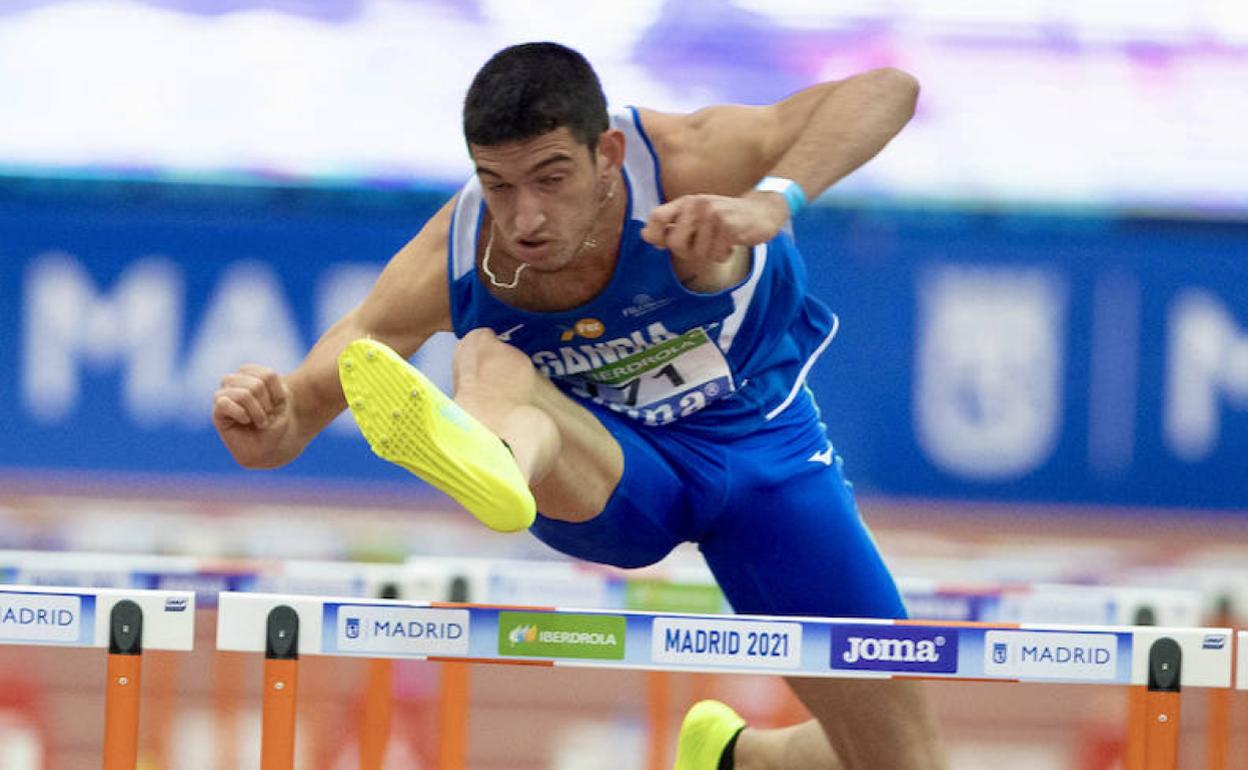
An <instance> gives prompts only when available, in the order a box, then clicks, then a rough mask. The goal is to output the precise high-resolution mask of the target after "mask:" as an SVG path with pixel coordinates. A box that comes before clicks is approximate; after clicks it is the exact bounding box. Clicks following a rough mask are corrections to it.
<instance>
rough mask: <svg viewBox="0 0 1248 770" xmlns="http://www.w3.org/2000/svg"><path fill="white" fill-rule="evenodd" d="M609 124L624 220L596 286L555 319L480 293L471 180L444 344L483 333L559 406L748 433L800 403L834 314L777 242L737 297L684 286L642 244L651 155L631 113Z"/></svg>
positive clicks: (650, 203)
mask: <svg viewBox="0 0 1248 770" xmlns="http://www.w3.org/2000/svg"><path fill="white" fill-rule="evenodd" d="M611 123H612V126H613V127H614V128H617V129H619V130H621V131H623V132H624V134H625V137H626V144H625V146H626V155H625V161H624V169H623V176H624V181H625V185H626V187H627V192H628V209H627V213H626V215H625V223H624V228H623V232H622V233H621V243H620V250H619V258H618V261H617V263H616V266H615V272H614V274H613V275H612V277H611V279H610V282H609V283H608V285H607V287H606V288H605V289H604V290H603V291H601V292H600V293H599V294H598V295H597V296H596V297H594V298H593V299H592V300H590V301H589V302H587V303H585V304H584V305H581V306H579V307H575V308H572V309H570V310H564V311H559V312H552V313H534V312H529V311H526V310H521V309H518V308H515V307H512V306H510V305H508V304H506V303H505V302H503V301H501V300H499V299H497V298H495V297H494V296H493V295H491V294H490V292H489V289H488V288H487V287H486V285H485V284H484V283H483V282H482V280H481V279H480V277H479V275H478V270H477V264H476V263H477V259H476V256H477V237H478V233H479V232H480V229H481V222H482V216H483V215H484V213H485V203H484V198H483V196H482V191H481V186H480V183H479V181H478V180H477V179H476V178H475V177H474V178H473V179H471V180H469V182H468V183H467V184H466V185H464V188H463V189H462V191H461V192H460V194H459V197H458V199H457V201H456V205H455V211H454V216H453V218H452V222H451V234H450V240H449V246H448V260H449V266H448V267H449V269H448V275H449V280H450V292H451V317H452V321H453V323H454V330H455V334H456V336H458V337H462V336H464V335H465V334H467V333H468V332H469V331H471V330H472V329H476V328H481V327H488V328H490V329H493V330H494V332H495V333H497V334H498V335H500V337H501V338H502V339H504V340H505V341H507V342H509V343H510V344H511V345H513V346H515V347H517V348H519V349H520V350H522V351H524V352H525V353H526V354H528V356H529V358H530V359H531V360H532V361H533V364H534V366H536V367H537V368H538V370H540V371H541V372H542V373H543V374H544V375H546V376H547V377H549V378H550V379H551V380H552V381H553V382H554V383H555V384H557V385H558V386H559V387H560V389H561V390H563V391H564V392H565V393H567V394H568V395H570V396H572V397H574V398H578V399H583V400H588V401H593V402H596V403H598V404H601V405H603V406H606V407H609V408H610V409H612V410H614V411H617V412H620V413H622V414H625V415H627V416H629V417H632V418H634V419H635V420H636V421H637V422H638V423H639V424H643V425H649V426H657V425H671V424H677V425H679V426H680V427H681V428H682V429H687V430H690V431H694V432H696V433H699V434H703V435H711V436H716V435H718V436H725V437H726V436H732V435H743V434H747V433H750V432H753V431H755V430H757V429H759V428H760V427H762V426H764V425H765V424H767V423H768V422H770V421H771V420H773V419H775V418H777V417H778V416H779V415H781V414H782V413H784V412H785V411H786V410H787V409H788V408H789V407H790V406H791V405H793V404H794V402H799V401H804V400H806V399H809V398H810V394H809V391H808V390H807V389H806V388H805V387H804V383H805V378H806V375H807V372H808V371H809V369H810V367H811V365H812V364H813V363H814V361H815V359H816V358H818V356H819V354H820V353H822V352H823V349H824V348H825V347H826V346H827V345H828V343H829V342H831V341H832V338H833V337H834V336H835V334H836V328H837V319H836V316H835V315H833V314H832V312H831V311H830V310H829V309H828V308H827V306H826V305H824V304H823V303H822V302H820V301H819V300H817V299H815V298H813V297H809V296H807V294H806V288H805V287H806V269H805V265H804V263H803V261H802V258H801V255H800V254H799V253H798V251H797V248H796V246H795V245H794V243H793V239H792V237H791V235H790V234H788V233H781V234H780V235H778V236H776V237H775V238H773V239H772V240H771V241H769V242H767V243H764V244H760V245H758V246H755V247H754V248H753V265H752V269H751V271H750V274H749V276H748V277H747V278H746V279H745V280H744V281H742V282H741V283H740V284H739V285H737V286H735V287H733V288H731V289H728V290H725V291H722V292H718V293H713V294H706V293H696V292H692V291H690V290H689V289H687V288H685V287H684V286H683V285H682V284H681V282H680V281H679V280H678V279H677V277H676V275H675V273H674V272H673V269H672V264H671V260H672V257H671V254H670V252H668V251H667V250H666V249H657V248H655V247H653V246H651V245H650V244H648V243H646V242H645V241H644V240H642V238H641V229H642V228H643V227H644V226H645V224H646V219H647V217H648V216H649V214H650V211H651V210H652V209H654V208H655V207H656V206H658V205H660V204H661V203H663V202H664V197H663V190H662V185H661V182H660V176H659V161H658V157H657V156H656V155H655V153H654V151H653V149H652V148H651V146H650V141H649V139H648V138H647V136H646V134H645V131H644V129H643V128H642V125H641V120H640V118H639V117H638V115H637V112H636V110H635V109H626V110H623V111H619V112H613V113H612V115H611Z"/></svg>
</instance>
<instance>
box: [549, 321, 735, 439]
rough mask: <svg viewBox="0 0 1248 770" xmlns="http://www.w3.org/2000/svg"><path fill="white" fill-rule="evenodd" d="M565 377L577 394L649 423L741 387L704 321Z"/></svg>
mask: <svg viewBox="0 0 1248 770" xmlns="http://www.w3.org/2000/svg"><path fill="white" fill-rule="evenodd" d="M563 379H564V380H565V381H566V382H569V383H570V384H571V385H572V390H573V392H574V393H576V395H578V396H580V397H582V398H588V399H590V400H592V401H595V402H597V403H599V404H604V405H606V406H608V407H610V408H612V409H614V410H616V411H618V412H623V413H625V414H627V415H628V416H630V417H632V418H634V419H638V420H641V421H643V422H645V423H646V424H648V425H664V424H667V423H670V422H674V421H675V420H678V419H680V418H681V417H686V416H688V415H690V414H693V413H694V412H697V411H699V410H701V409H704V408H706V406H707V405H708V404H710V403H712V402H714V401H718V400H719V399H721V398H723V397H724V396H726V395H728V394H729V393H732V392H733V391H734V390H736V386H735V384H734V383H733V379H732V370H731V369H730V368H729V366H728V360H727V359H726V358H724V354H723V353H722V352H721V351H720V349H719V346H718V345H716V344H715V343H714V342H713V341H712V340H711V338H710V337H709V336H707V334H706V331H705V330H704V329H703V328H701V327H698V328H696V329H692V330H690V331H687V332H685V333H684V334H682V335H680V336H679V337H676V338H674V339H670V340H667V341H666V342H661V343H659V344H658V345H654V346H653V347H649V348H646V349H645V350H643V351H641V352H640V353H634V354H633V355H631V356H627V357H625V358H621V359H619V360H618V361H615V362H613V363H609V364H604V365H603V366H600V367H598V368H596V369H590V370H588V371H584V372H579V373H577V374H576V375H575V376H571V377H564V378H563Z"/></svg>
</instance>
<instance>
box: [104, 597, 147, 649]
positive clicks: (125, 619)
mask: <svg viewBox="0 0 1248 770" xmlns="http://www.w3.org/2000/svg"><path fill="white" fill-rule="evenodd" d="M108 652H109V654H110V655H141V654H143V608H142V607H140V606H139V605H138V604H136V603H135V602H133V601H131V600H129V599H122V600H121V601H119V602H117V603H116V604H114V605H113V609H112V611H111V612H109V614H108Z"/></svg>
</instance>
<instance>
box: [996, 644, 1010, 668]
mask: <svg viewBox="0 0 1248 770" xmlns="http://www.w3.org/2000/svg"><path fill="white" fill-rule="evenodd" d="M1009 659H1010V647H1009V645H1007V644H1006V643H1005V642H993V643H992V662H993V663H996V664H997V665H1003V664H1005V662H1006V661H1008V660H1009Z"/></svg>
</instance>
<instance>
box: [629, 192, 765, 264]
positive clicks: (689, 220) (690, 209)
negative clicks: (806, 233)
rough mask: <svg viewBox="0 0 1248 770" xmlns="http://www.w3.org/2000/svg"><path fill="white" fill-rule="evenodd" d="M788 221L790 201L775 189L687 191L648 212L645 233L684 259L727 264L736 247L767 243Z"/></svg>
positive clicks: (659, 246)
mask: <svg viewBox="0 0 1248 770" xmlns="http://www.w3.org/2000/svg"><path fill="white" fill-rule="evenodd" d="M788 219H789V208H788V204H787V203H785V200H784V198H783V197H782V196H780V195H778V194H776V193H772V192H759V191H750V192H749V193H746V194H745V195H743V196H742V197H740V198H734V197H731V196H725V195H684V196H681V197H679V198H677V199H676V200H673V201H669V202H668V203H665V204H663V205H662V206H658V207H657V208H655V209H654V211H652V212H650V219H649V221H647V222H646V226H645V228H643V229H642V231H641V237H642V238H644V239H645V240H646V241H647V242H648V243H651V244H653V245H654V246H657V247H658V248H661V249H667V250H669V251H671V252H672V254H674V255H676V256H677V257H679V258H681V259H689V260H695V261H697V262H726V261H728V259H729V258H731V256H732V253H733V252H732V250H733V247H734V246H755V245H757V244H760V243H765V242H767V241H769V240H771V239H772V238H774V237H776V234H777V233H779V232H780V228H781V227H784V223H785V222H787V221H788Z"/></svg>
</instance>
